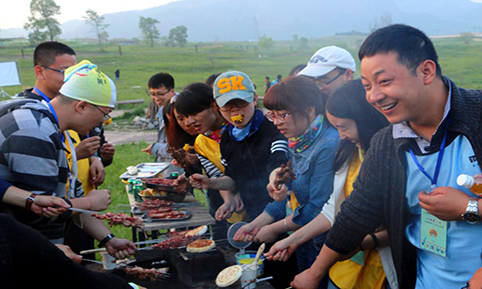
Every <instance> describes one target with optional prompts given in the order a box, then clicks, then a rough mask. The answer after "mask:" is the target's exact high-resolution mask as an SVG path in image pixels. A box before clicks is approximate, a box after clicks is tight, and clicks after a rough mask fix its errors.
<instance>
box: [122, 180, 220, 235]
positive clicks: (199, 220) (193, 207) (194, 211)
mask: <svg viewBox="0 0 482 289" xmlns="http://www.w3.org/2000/svg"><path fill="white" fill-rule="evenodd" d="M126 191H128V188H127V186H126ZM127 197H128V198H129V204H130V205H131V206H133V205H135V204H136V201H135V200H134V196H133V195H131V194H129V193H127ZM178 204H180V205H181V206H183V209H184V210H186V211H188V212H190V213H191V215H192V216H191V218H189V219H187V220H182V221H158V222H151V223H145V224H144V229H140V228H132V240H133V241H134V242H137V241H138V240H139V241H144V240H146V238H151V239H157V238H158V236H159V231H160V230H167V229H177V228H191V227H198V226H201V225H212V224H215V223H216V221H215V220H214V218H213V217H212V216H211V215H210V214H209V212H208V210H207V209H206V208H204V206H203V205H201V203H199V202H198V201H197V200H196V198H194V196H193V195H191V194H189V193H188V194H187V195H186V198H185V199H184V201H183V202H182V203H178Z"/></svg>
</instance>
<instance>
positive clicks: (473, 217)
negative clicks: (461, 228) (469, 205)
mask: <svg viewBox="0 0 482 289" xmlns="http://www.w3.org/2000/svg"><path fill="white" fill-rule="evenodd" d="M464 220H466V221H467V222H468V223H469V224H477V223H478V222H480V220H481V217H480V215H479V214H477V213H465V214H464Z"/></svg>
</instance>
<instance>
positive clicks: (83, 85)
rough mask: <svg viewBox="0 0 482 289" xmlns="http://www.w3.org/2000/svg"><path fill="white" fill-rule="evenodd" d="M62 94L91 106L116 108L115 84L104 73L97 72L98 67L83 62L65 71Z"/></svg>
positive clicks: (85, 61) (86, 61)
mask: <svg viewBox="0 0 482 289" xmlns="http://www.w3.org/2000/svg"><path fill="white" fill-rule="evenodd" d="M59 92H60V93H61V94H63V95H65V96H67V97H69V98H73V99H77V100H83V101H86V102H88V103H91V104H95V105H98V106H106V107H111V108H114V107H115V102H116V89H115V85H114V82H113V81H112V80H111V79H110V78H109V77H108V76H107V75H105V74H104V73H102V72H101V71H98V70H97V65H95V64H93V63H91V62H90V61H88V60H82V61H81V62H79V63H78V64H77V65H74V66H71V67H69V68H67V70H65V76H64V84H63V85H62V87H61V88H60V91H59Z"/></svg>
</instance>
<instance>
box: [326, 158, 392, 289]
mask: <svg viewBox="0 0 482 289" xmlns="http://www.w3.org/2000/svg"><path fill="white" fill-rule="evenodd" d="M362 161H363V153H362V151H361V150H358V153H357V154H354V155H353V157H352V160H351V162H350V167H349V168H348V173H347V177H346V181H345V186H344V193H345V197H348V196H349V195H350V194H351V192H352V191H353V183H354V182H355V180H356V178H357V177H358V174H359V172H360V168H361V165H362ZM356 257H358V258H361V259H362V260H363V265H361V264H360V263H358V262H356V261H354V260H356ZM359 262H361V260H360V261H359ZM329 276H330V279H331V281H332V282H333V283H334V284H335V285H336V286H338V287H339V288H342V289H353V288H370V289H372V288H373V289H381V288H385V282H386V281H385V279H386V278H385V271H383V265H382V262H381V260H380V255H379V254H378V251H377V250H365V251H364V252H359V253H358V254H357V255H355V256H354V257H352V259H349V260H345V261H341V262H337V263H336V264H335V265H333V266H332V267H331V268H330V271H329Z"/></svg>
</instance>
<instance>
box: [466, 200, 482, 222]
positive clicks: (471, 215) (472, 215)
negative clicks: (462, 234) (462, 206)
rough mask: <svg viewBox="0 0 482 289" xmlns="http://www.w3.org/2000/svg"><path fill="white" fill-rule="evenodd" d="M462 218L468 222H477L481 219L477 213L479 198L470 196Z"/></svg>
mask: <svg viewBox="0 0 482 289" xmlns="http://www.w3.org/2000/svg"><path fill="white" fill-rule="evenodd" d="M462 219H464V220H466V221H467V223H469V224H477V223H479V222H480V220H481V219H482V218H481V217H480V214H479V199H476V198H470V199H469V203H468V204H467V209H466V210H465V213H463V214H462Z"/></svg>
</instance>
